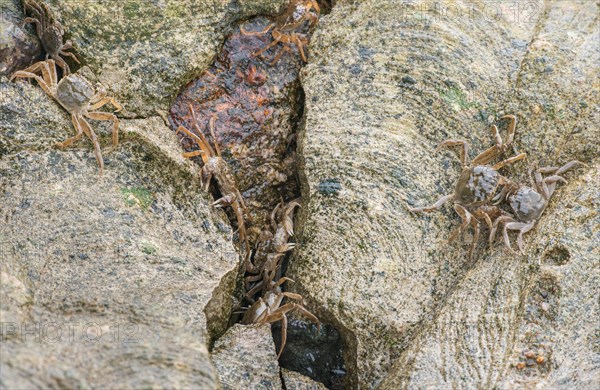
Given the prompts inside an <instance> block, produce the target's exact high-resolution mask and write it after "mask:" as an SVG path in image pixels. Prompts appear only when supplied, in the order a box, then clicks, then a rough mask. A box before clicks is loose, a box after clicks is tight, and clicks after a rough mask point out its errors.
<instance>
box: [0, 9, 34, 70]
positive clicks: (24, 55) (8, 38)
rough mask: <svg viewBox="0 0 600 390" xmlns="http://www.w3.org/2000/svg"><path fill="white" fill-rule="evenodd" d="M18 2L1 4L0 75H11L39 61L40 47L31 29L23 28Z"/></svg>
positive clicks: (21, 13)
mask: <svg viewBox="0 0 600 390" xmlns="http://www.w3.org/2000/svg"><path fill="white" fill-rule="evenodd" d="M19 3H20V2H19V1H17V0H6V1H3V2H2V13H1V14H0V75H11V74H12V73H13V72H15V71H17V70H20V69H24V68H26V67H28V66H29V65H31V64H32V63H33V62H35V60H38V59H41V55H42V45H41V43H40V40H39V39H38V38H37V36H36V35H35V32H34V29H33V27H23V12H22V9H21V8H20V5H19Z"/></svg>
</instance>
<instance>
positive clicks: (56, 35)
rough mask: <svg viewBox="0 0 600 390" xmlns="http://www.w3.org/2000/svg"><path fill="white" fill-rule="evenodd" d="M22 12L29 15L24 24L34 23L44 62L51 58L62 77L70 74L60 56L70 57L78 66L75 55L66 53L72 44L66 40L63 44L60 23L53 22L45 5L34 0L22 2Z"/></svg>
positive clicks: (63, 31)
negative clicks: (43, 54) (61, 72)
mask: <svg viewBox="0 0 600 390" xmlns="http://www.w3.org/2000/svg"><path fill="white" fill-rule="evenodd" d="M23 11H24V13H25V15H31V16H29V17H27V18H25V21H24V22H25V23H34V24H35V30H36V33H37V36H38V38H39V39H40V41H41V42H42V46H43V47H44V50H45V51H46V60H47V59H49V58H51V59H53V60H54V61H56V64H57V65H58V66H59V67H61V68H62V70H63V76H66V75H68V74H69V73H71V69H70V68H69V65H68V64H67V63H66V62H65V60H64V59H63V58H62V57H61V56H65V57H71V58H72V59H73V60H74V61H75V62H77V63H78V64H80V62H79V59H78V58H77V57H76V56H75V54H73V53H71V52H69V51H67V50H69V49H72V48H73V43H72V42H71V41H70V40H67V41H66V42H64V43H63V35H64V34H65V30H64V28H63V26H62V25H61V24H60V22H58V21H56V20H54V18H53V17H52V13H51V12H50V10H49V9H48V6H47V5H46V4H44V3H43V2H42V3H38V2H37V1H35V0H23Z"/></svg>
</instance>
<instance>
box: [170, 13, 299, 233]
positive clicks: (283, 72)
mask: <svg viewBox="0 0 600 390" xmlns="http://www.w3.org/2000/svg"><path fill="white" fill-rule="evenodd" d="M269 23H271V21H270V20H268V19H266V18H263V17H259V18H253V19H251V20H249V21H247V22H245V23H243V24H242V25H241V26H240V27H238V28H236V29H235V30H234V31H233V33H232V35H231V36H229V37H228V38H227V39H226V41H225V43H224V45H223V49H222V50H221V52H220V53H219V55H218V56H217V57H216V58H215V61H214V62H213V64H212V65H211V66H210V67H209V68H208V69H207V70H206V71H204V72H203V73H202V75H201V76H200V77H199V78H198V79H196V80H194V81H193V82H191V83H190V84H189V85H187V86H186V88H185V89H184V90H183V91H182V93H181V94H180V95H179V96H178V97H177V99H176V100H175V102H174V103H173V105H172V107H171V110H170V113H171V119H172V121H173V124H174V126H173V129H174V130H175V129H176V128H177V127H178V126H179V125H183V126H185V127H186V128H187V129H189V130H191V131H193V132H194V133H197V130H196V128H195V126H194V123H193V120H192V118H191V114H190V110H189V105H191V106H192V107H193V108H194V112H195V114H196V117H197V119H198V122H199V123H198V125H199V127H200V130H201V131H202V132H203V134H204V135H205V136H206V137H207V139H208V140H209V142H211V144H212V142H213V139H212V136H211V134H210V130H209V122H210V120H211V117H213V116H215V118H216V121H215V129H214V130H215V135H216V138H217V143H218V145H219V147H220V149H221V151H222V153H223V155H224V157H225V159H226V161H227V162H228V164H229V165H230V167H231V169H232V171H233V174H234V175H235V178H236V181H237V184H238V187H239V189H240V192H241V193H242V195H243V196H244V200H245V203H246V205H247V206H248V211H249V214H250V216H251V219H252V221H253V222H252V226H249V236H250V242H256V240H257V238H258V235H259V234H260V232H261V231H262V230H264V229H265V228H267V227H268V226H270V223H271V221H270V216H271V212H272V211H273V209H274V208H275V206H276V205H277V204H278V203H279V202H280V201H281V199H284V200H286V201H289V200H292V199H295V198H296V197H298V195H299V192H300V190H299V188H298V183H297V177H296V163H295V152H294V151H295V145H296V144H295V138H294V131H295V128H294V123H295V122H297V121H298V119H299V118H298V111H299V109H300V107H301V102H300V100H301V94H300V92H301V91H300V82H299V80H298V74H299V71H300V68H301V66H302V60H301V59H300V56H299V54H298V53H297V52H296V50H293V51H291V52H289V53H285V54H284V55H283V56H282V57H281V58H280V59H279V61H277V62H276V63H275V64H273V65H271V64H270V59H271V58H272V57H274V56H275V55H276V53H277V52H278V51H279V50H281V45H278V46H276V47H275V48H274V49H272V50H269V51H267V52H266V53H264V55H265V59H263V58H259V57H256V56H254V55H253V54H254V53H255V52H258V51H259V50H261V49H263V48H264V47H266V46H267V45H269V43H271V42H272V41H273V38H272V36H271V33H268V34H262V35H255V36H252V35H244V34H242V33H241V31H240V28H244V29H245V30H246V31H249V32H253V31H261V30H263V29H264V28H265V27H266V26H268V25H269ZM180 137H181V139H182V144H183V147H184V149H185V150H186V151H195V150H198V145H197V143H196V142H195V141H193V140H192V139H190V138H189V137H187V136H185V135H184V134H181V135H180ZM231 219H232V220H233V221H235V220H236V218H235V216H233V215H232V218H231Z"/></svg>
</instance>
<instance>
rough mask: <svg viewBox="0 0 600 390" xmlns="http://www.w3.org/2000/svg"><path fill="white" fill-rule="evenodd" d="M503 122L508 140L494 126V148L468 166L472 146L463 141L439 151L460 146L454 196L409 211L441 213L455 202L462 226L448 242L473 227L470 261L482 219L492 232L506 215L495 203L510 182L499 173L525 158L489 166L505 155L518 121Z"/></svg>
mask: <svg viewBox="0 0 600 390" xmlns="http://www.w3.org/2000/svg"><path fill="white" fill-rule="evenodd" d="M501 119H508V120H509V124H508V136H507V139H506V142H503V141H502V137H501V136H500V134H499V133H498V128H497V127H496V126H495V125H493V126H492V134H493V136H494V139H495V141H496V143H495V145H494V146H492V147H491V148H489V149H487V150H485V151H483V152H482V153H480V154H479V155H478V156H477V157H475V158H474V159H473V161H472V163H471V164H470V165H469V164H467V159H468V150H469V144H468V143H467V142H466V141H462V140H452V139H450V140H446V141H443V142H442V143H441V144H440V145H439V147H438V148H437V149H436V151H437V150H439V149H440V148H442V147H446V146H460V147H461V148H462V149H461V153H460V159H461V163H462V172H461V174H460V177H459V179H458V182H457V183H456V187H455V188H454V193H453V194H451V195H446V196H443V197H442V198H440V199H439V200H438V201H437V202H436V203H435V204H433V205H431V206H427V207H415V208H410V209H409V210H410V211H412V212H430V211H434V210H437V209H439V208H440V207H442V206H443V205H444V204H445V203H446V202H448V201H450V200H452V201H453V202H454V210H455V211H456V213H457V214H458V215H459V216H460V217H461V219H462V224H461V225H460V226H459V227H458V228H456V229H455V230H454V232H453V233H452V234H451V235H450V238H449V240H448V241H449V242H452V241H453V240H454V239H456V238H457V237H458V236H459V235H460V233H462V232H463V231H464V229H465V228H466V227H467V226H469V225H471V226H472V227H473V231H474V233H473V242H472V243H471V248H470V250H469V258H472V256H473V250H474V249H475V245H476V243H477V239H478V238H479V221H480V220H481V219H483V220H484V221H485V223H486V224H487V226H488V228H489V229H490V230H491V229H492V227H493V225H492V220H495V219H496V218H498V217H500V216H501V215H503V211H502V210H500V209H499V208H498V207H496V206H494V205H493V204H492V199H493V198H494V196H495V195H496V192H497V190H498V187H499V186H500V185H504V184H506V183H508V180H507V179H506V178H504V177H503V176H501V175H500V174H499V173H498V170H499V169H500V168H502V167H504V166H505V165H507V164H511V163H513V162H515V161H519V160H521V159H523V158H525V157H526V155H525V153H521V154H519V155H516V156H513V157H510V158H508V159H506V160H503V161H500V162H499V163H497V164H494V165H491V166H490V165H487V164H488V163H490V162H491V161H492V160H494V159H495V158H496V157H498V156H500V155H501V154H502V153H504V152H505V151H506V150H507V149H508V146H509V145H510V144H511V143H512V141H513V139H514V134H515V128H516V117H515V116H513V115H505V116H503V117H502V118H501Z"/></svg>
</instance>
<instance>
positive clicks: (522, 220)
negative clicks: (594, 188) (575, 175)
mask: <svg viewBox="0 0 600 390" xmlns="http://www.w3.org/2000/svg"><path fill="white" fill-rule="evenodd" d="M577 164H581V165H585V164H583V163H582V162H579V161H571V162H568V163H567V164H565V165H563V166H562V167H560V168H559V167H543V168H539V169H536V170H535V174H534V180H533V187H528V186H525V185H520V184H517V183H513V182H510V181H509V182H507V183H506V184H505V185H504V187H503V189H502V191H501V192H500V193H499V194H498V195H497V196H496V197H495V198H494V200H495V201H497V202H498V203H500V202H503V201H506V202H508V204H509V205H510V207H511V208H512V210H513V211H514V213H515V216H516V217H513V216H511V215H503V216H501V217H499V218H498V219H496V220H495V221H494V225H493V227H492V229H491V232H490V237H489V243H490V246H491V245H492V243H493V242H494V239H495V237H496V231H497V230H498V228H500V226H502V225H504V228H503V230H502V233H503V238H504V245H505V246H506V247H507V248H508V249H510V250H512V247H511V245H510V240H509V239H508V230H516V231H518V232H519V234H518V235H517V245H518V247H519V250H520V251H523V234H525V233H527V232H528V231H530V230H531V229H533V227H534V226H535V224H536V222H537V221H538V220H539V219H540V216H541V215H542V213H543V212H544V210H545V209H546V206H547V205H548V201H549V200H550V198H551V197H552V195H553V194H554V190H555V189H556V184H557V183H558V182H563V183H566V182H567V181H566V180H565V179H564V178H563V177H562V176H560V175H561V174H562V173H564V172H566V171H568V170H569V169H571V168H573V167H574V166H575V165H577ZM543 174H552V176H549V177H546V178H544V177H543ZM534 188H535V189H534Z"/></svg>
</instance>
